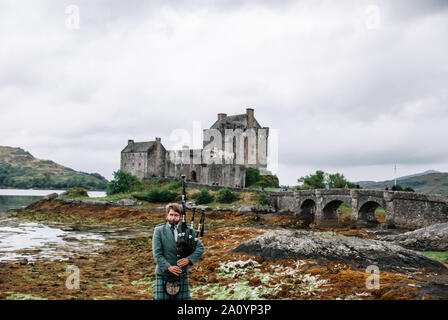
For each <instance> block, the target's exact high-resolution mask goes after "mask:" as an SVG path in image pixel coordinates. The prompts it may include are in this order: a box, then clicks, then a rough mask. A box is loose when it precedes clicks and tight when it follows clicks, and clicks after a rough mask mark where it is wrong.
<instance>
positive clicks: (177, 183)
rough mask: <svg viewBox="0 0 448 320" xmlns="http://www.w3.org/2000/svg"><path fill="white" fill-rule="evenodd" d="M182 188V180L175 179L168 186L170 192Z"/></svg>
mask: <svg viewBox="0 0 448 320" xmlns="http://www.w3.org/2000/svg"><path fill="white" fill-rule="evenodd" d="M181 187H182V179H174V180H172V181H171V182H170V183H169V184H168V189H169V190H174V189H178V188H181Z"/></svg>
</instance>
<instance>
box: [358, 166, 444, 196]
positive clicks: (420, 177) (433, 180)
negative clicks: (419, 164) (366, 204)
mask: <svg viewBox="0 0 448 320" xmlns="http://www.w3.org/2000/svg"><path fill="white" fill-rule="evenodd" d="M427 172H429V173H421V174H415V175H410V176H406V177H400V178H397V183H398V184H399V185H401V186H402V187H404V188H405V187H411V188H413V189H414V190H415V191H416V192H420V193H428V194H447V195H448V173H446V172H438V171H435V173H432V172H434V170H431V171H427ZM357 183H358V184H359V185H360V186H361V187H362V188H363V189H377V190H384V188H385V187H386V186H389V188H391V187H392V186H393V185H394V180H387V181H380V182H370V181H364V182H357Z"/></svg>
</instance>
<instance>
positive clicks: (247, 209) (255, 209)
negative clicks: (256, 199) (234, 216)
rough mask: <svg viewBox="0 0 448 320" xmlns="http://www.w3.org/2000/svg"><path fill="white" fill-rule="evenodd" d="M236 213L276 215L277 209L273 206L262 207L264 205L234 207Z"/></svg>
mask: <svg viewBox="0 0 448 320" xmlns="http://www.w3.org/2000/svg"><path fill="white" fill-rule="evenodd" d="M233 210H234V211H237V212H243V213H274V212H275V209H274V207H272V206H262V205H249V204H243V205H241V206H235V207H233Z"/></svg>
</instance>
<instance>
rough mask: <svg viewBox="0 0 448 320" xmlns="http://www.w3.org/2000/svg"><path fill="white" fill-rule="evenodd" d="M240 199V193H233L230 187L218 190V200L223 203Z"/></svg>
mask: <svg viewBox="0 0 448 320" xmlns="http://www.w3.org/2000/svg"><path fill="white" fill-rule="evenodd" d="M237 199H238V195H236V194H235V193H233V192H232V191H231V190H230V189H229V188H222V189H220V190H219V191H218V195H217V200H218V202H221V203H232V202H234V201H235V200H237Z"/></svg>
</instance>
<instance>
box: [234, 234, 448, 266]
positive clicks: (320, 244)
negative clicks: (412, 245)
mask: <svg viewBox="0 0 448 320" xmlns="http://www.w3.org/2000/svg"><path fill="white" fill-rule="evenodd" d="M233 252H245V253H249V254H252V255H255V256H262V257H266V258H276V259H282V258H285V257H301V258H305V259H328V260H332V261H336V262H342V263H346V264H353V263H355V264H356V265H357V266H358V267H361V268H366V267H367V266H369V265H374V264H375V265H377V266H378V267H379V268H380V271H381V270H401V271H403V270H412V271H415V270H416V269H419V268H425V269H426V270H427V271H432V272H438V273H448V270H447V268H446V267H445V266H444V265H443V264H441V263H440V262H437V261H434V260H431V259H429V258H427V257H425V256H423V255H421V254H420V253H418V252H415V251H412V250H409V249H405V248H403V247H401V246H398V245H395V244H392V243H389V242H385V241H378V240H371V239H360V238H356V237H346V236H343V235H340V234H337V233H332V232H312V231H304V230H300V231H294V230H277V231H274V232H270V233H267V234H264V235H261V236H258V237H256V238H254V239H250V240H247V241H245V242H243V243H241V244H240V245H239V246H238V247H237V248H235V249H234V250H233Z"/></svg>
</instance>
